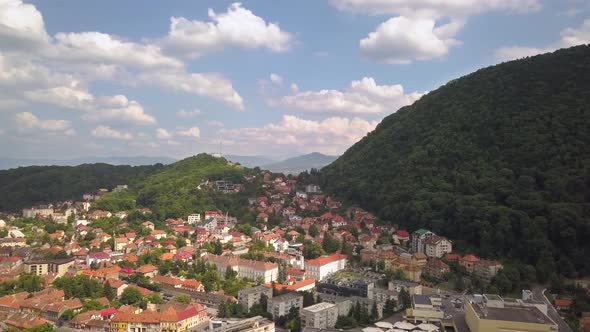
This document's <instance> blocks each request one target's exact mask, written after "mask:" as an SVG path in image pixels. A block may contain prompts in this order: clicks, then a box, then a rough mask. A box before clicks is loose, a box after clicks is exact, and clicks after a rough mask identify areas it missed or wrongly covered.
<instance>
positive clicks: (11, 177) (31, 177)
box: [0, 164, 164, 212]
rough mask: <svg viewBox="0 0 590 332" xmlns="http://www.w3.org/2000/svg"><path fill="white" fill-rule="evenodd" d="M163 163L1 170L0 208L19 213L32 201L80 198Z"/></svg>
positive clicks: (143, 174)
mask: <svg viewBox="0 0 590 332" xmlns="http://www.w3.org/2000/svg"><path fill="white" fill-rule="evenodd" d="M163 168H164V166H163V165H161V164H157V165H153V166H135V167H132V166H112V165H107V164H85V165H80V166H75V167H71V166H30V167H20V168H16V169H10V170H3V171H0V211H7V212H20V211H21V209H23V208H25V207H29V206H31V205H34V204H40V203H51V202H56V201H62V200H68V199H76V200H80V199H82V195H83V194H84V193H86V192H93V191H96V190H97V189H98V188H108V189H112V188H113V187H115V186H116V185H118V184H130V185H133V184H134V183H136V182H137V181H138V180H139V179H142V178H145V177H146V176H148V175H150V174H153V173H155V172H157V171H159V170H161V169H163Z"/></svg>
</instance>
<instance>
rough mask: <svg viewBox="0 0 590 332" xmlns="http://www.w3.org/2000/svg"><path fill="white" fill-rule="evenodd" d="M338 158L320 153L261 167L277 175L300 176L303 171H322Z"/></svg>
mask: <svg viewBox="0 0 590 332" xmlns="http://www.w3.org/2000/svg"><path fill="white" fill-rule="evenodd" d="M337 158H338V156H328V155H325V154H321V153H318V152H314V153H310V154H306V155H302V156H298V157H293V158H289V159H285V160H283V161H279V162H275V163H271V164H266V165H263V166H261V168H263V169H268V170H269V171H272V172H277V173H288V174H299V173H301V172H303V171H306V170H310V169H312V168H316V169H320V168H322V167H324V166H327V165H329V164H330V163H332V162H333V161H334V160H336V159H337Z"/></svg>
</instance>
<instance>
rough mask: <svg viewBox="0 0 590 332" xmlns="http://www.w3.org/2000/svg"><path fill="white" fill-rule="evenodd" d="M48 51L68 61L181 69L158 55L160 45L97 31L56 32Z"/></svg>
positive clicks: (159, 53)
mask: <svg viewBox="0 0 590 332" xmlns="http://www.w3.org/2000/svg"><path fill="white" fill-rule="evenodd" d="M55 40H56V42H55V45H54V47H53V48H51V49H50V50H49V51H48V53H49V55H50V56H53V57H58V58H59V59H61V60H65V61H68V62H71V61H82V62H84V63H86V64H88V63H110V64H120V65H124V66H129V67H139V68H151V67H172V68H181V67H183V63H182V62H181V61H179V60H177V59H174V58H172V57H168V56H165V55H163V54H162V52H161V50H160V47H158V46H156V45H150V44H139V43H134V42H129V41H123V40H121V39H120V38H117V37H115V36H111V35H109V34H105V33H100V32H80V33H58V34H56V35H55Z"/></svg>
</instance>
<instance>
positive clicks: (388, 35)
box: [360, 16, 457, 64]
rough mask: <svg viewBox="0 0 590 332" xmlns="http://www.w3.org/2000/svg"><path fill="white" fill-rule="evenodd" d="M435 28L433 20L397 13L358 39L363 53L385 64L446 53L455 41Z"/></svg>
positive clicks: (439, 55) (407, 61)
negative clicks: (439, 33) (444, 36)
mask: <svg viewBox="0 0 590 332" xmlns="http://www.w3.org/2000/svg"><path fill="white" fill-rule="evenodd" d="M435 30H436V29H435V21H434V20H432V19H411V18H407V17H404V16H398V17H395V18H392V19H389V20H388V21H386V22H384V23H381V25H379V27H377V30H376V31H374V32H371V33H370V34H369V36H368V37H366V38H364V39H362V40H361V41H360V48H361V51H362V52H363V53H364V54H365V55H367V56H369V57H371V58H373V59H375V60H377V61H379V62H383V63H388V64H407V63H410V62H412V60H414V59H417V60H429V59H432V58H437V57H441V56H443V55H446V54H447V53H448V52H449V48H450V47H451V46H452V45H454V44H456V43H457V41H455V40H454V39H442V38H440V37H439V36H437V33H436V31H435ZM443 32H446V31H444V30H443ZM447 34H448V33H447Z"/></svg>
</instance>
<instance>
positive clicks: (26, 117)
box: [15, 112, 75, 136]
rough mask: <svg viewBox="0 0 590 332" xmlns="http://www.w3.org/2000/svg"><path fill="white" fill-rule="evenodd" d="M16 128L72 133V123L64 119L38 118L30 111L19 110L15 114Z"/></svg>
mask: <svg viewBox="0 0 590 332" xmlns="http://www.w3.org/2000/svg"><path fill="white" fill-rule="evenodd" d="M15 120H16V125H17V129H18V130H19V131H29V130H35V131H39V130H40V131H44V132H50V133H60V134H64V135H68V136H70V135H74V133H75V132H74V130H73V129H72V123H71V122H70V121H66V120H40V119H39V118H38V117H37V116H35V115H34V114H33V113H30V112H21V113H17V114H16V115H15Z"/></svg>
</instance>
